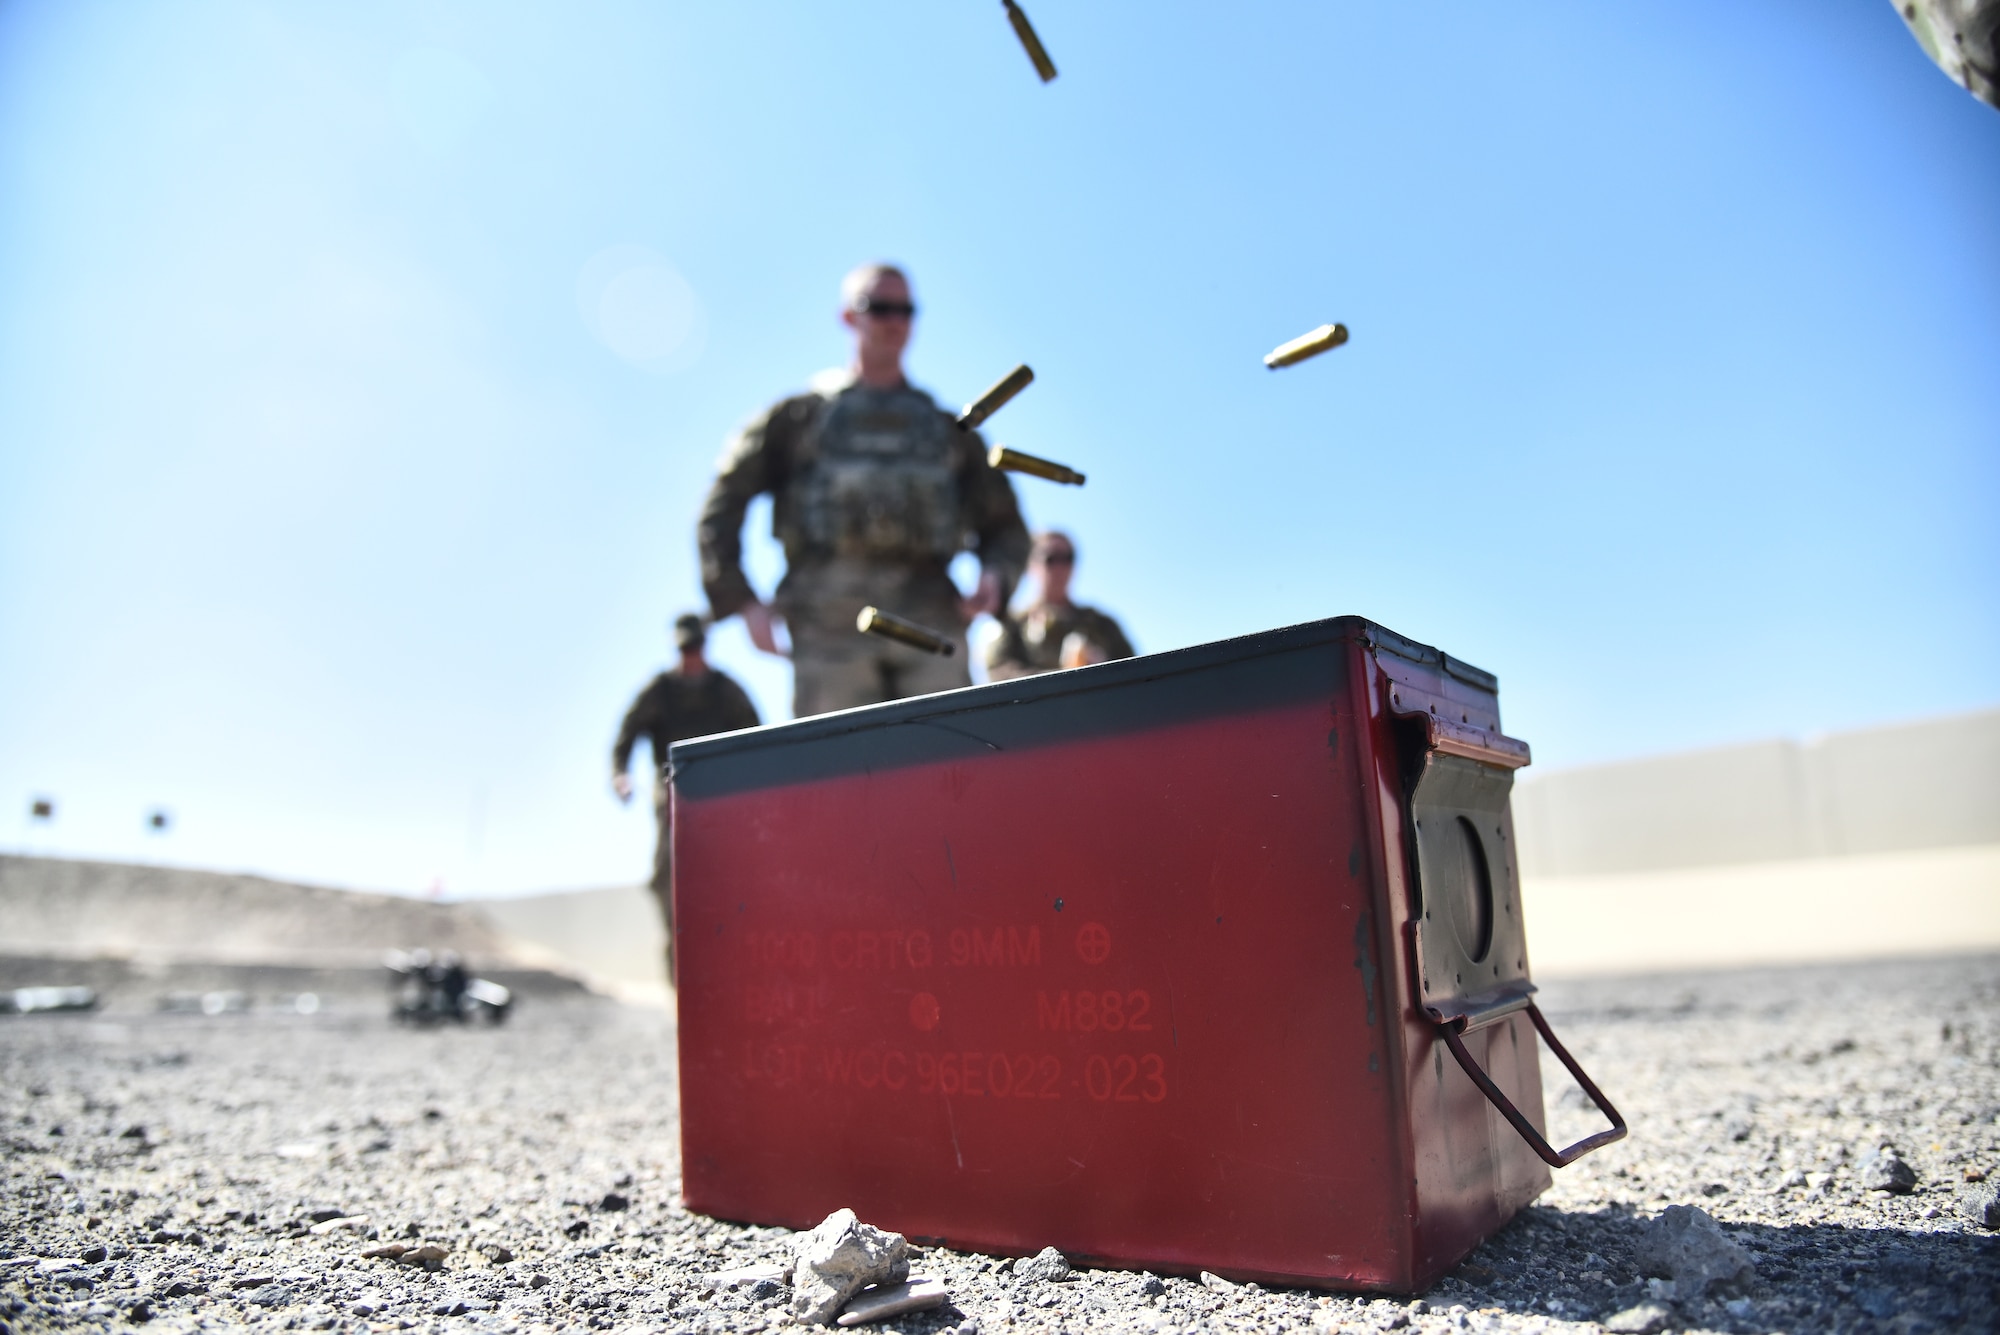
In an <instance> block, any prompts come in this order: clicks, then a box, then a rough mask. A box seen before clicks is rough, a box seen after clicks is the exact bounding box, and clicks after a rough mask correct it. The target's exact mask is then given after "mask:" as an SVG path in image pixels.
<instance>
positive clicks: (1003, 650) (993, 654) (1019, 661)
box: [986, 616, 1035, 681]
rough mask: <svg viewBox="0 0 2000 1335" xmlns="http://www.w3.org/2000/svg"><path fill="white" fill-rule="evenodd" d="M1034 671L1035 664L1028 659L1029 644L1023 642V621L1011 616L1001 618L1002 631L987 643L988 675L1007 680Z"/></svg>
mask: <svg viewBox="0 0 2000 1335" xmlns="http://www.w3.org/2000/svg"><path fill="white" fill-rule="evenodd" d="M1034 671H1035V667H1034V665H1033V664H1032V663H1030V662H1029V661H1028V646H1027V645H1025V644H1023V643H1022V642H1021V623H1020V622H1018V621H1016V620H1015V619H1014V618H1013V617H1010V616H1009V617H1002V618H1000V633H999V634H998V635H995V636H994V637H993V638H992V639H991V640H989V641H987V643H986V675H987V677H988V678H989V679H991V680H993V681H1006V680H1007V679H1008V678H1010V677H1025V676H1028V675H1030V674H1031V673H1033V672H1034Z"/></svg>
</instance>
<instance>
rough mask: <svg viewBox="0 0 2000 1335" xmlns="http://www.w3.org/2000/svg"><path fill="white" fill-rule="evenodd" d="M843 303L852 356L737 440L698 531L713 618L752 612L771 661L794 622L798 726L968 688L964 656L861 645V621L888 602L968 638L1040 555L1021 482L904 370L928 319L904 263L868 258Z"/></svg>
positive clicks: (846, 286)
mask: <svg viewBox="0 0 2000 1335" xmlns="http://www.w3.org/2000/svg"><path fill="white" fill-rule="evenodd" d="M841 297H842V301H843V309H842V310H841V313H840V318H841V321H842V323H844V324H845V325H846V326H847V327H848V329H849V330H850V331H851V332H852V334H853V336H854V357H853V360H852V361H851V362H850V363H849V365H848V367H847V369H846V370H845V371H835V372H829V373H825V374H822V375H820V376H817V377H815V379H814V386H813V389H812V391H811V392H809V393H806V394H800V395H795V396H793V397H791V398H787V399H783V400H780V401H779V402H778V403H776V404H775V405H773V406H772V407H771V408H770V409H769V410H768V411H766V412H764V413H762V414H760V415H759V416H758V417H756V418H755V419H754V420H752V421H751V423H750V424H749V425H748V426H746V427H745V428H744V429H743V430H742V431H741V432H740V433H739V434H738V435H737V437H736V439H735V440H734V441H732V442H731V443H730V446H729V449H728V451H727V453H725V454H724V456H723V460H722V467H721V470H720V473H719V475H718V476H717V477H716V479H715V485H714V486H713V487H712V488H711V489H710V491H709V494H708V501H707V503H706V504H705V505H704V506H703V507H702V512H701V524H700V529H699V544H700V548H701V577H702V585H703V587H704V589H705V590H706V592H707V594H708V602H709V607H710V608H711V609H712V610H713V612H714V614H715V615H716V616H717V617H718V618H720V617H728V616H735V615H736V614H738V613H741V614H742V616H743V622H744V625H745V627H746V628H747V629H748V630H749V632H750V639H751V642H752V643H754V644H755V645H756V646H757V647H758V648H759V649H762V650H763V651H764V652H765V653H768V654H776V653H781V652H783V651H782V650H780V649H779V647H778V642H777V638H776V636H775V634H774V633H773V630H772V620H773V616H774V614H775V615H776V616H777V617H780V618H782V619H783V620H784V622H785V626H786V629H787V630H788V631H789V632H790V635H791V640H792V669H793V686H792V712H793V714H794V715H796V716H797V717H800V718H804V717H805V716H806V715H808V714H823V713H825V712H827V711H828V710H833V709H851V708H853V707H854V706H856V705H871V704H877V703H880V702H881V701H884V700H899V699H902V698H903V697H905V696H911V695H925V694H928V693H929V692H932V691H947V690H950V689H952V688H953V687H955V686H970V685H971V684H972V677H971V674H970V673H969V671H968V670H967V667H966V658H965V655H964V654H962V653H960V654H957V655H954V656H952V657H950V658H942V657H938V656H936V655H933V654H929V653H926V652H924V651H923V650H921V649H913V648H910V647H909V646H906V645H901V644H896V643H892V642H891V641H888V640H882V639H877V638H871V637H866V636H863V635H861V634H859V633H857V631H856V630H855V625H854V621H855V617H856V615H857V614H859V613H860V611H861V609H862V608H863V607H868V606H874V607H879V608H881V609H882V610H883V611H885V612H893V613H895V614H896V615H897V616H901V617H907V618H909V619H910V620H912V621H915V622H918V623H919V624H921V625H924V626H928V627H930V628H931V629H933V630H937V631H940V632H942V633H945V634H957V633H959V632H960V631H962V629H963V628H964V627H965V626H967V625H969V624H971V622H972V619H973V618H974V617H976V616H978V615H979V614H980V613H981V612H987V613H990V614H993V615H996V616H997V615H999V613H1000V612H1001V611H1002V609H1004V608H1005V607H1006V606H1007V599H1008V597H1009V595H1010V594H1011V593H1012V591H1013V585H1014V581H1015V580H1016V579H1018V578H1019V577H1020V573H1021V562H1022V559H1023V558H1024V557H1025V556H1026V555H1027V551H1028V529H1027V525H1026V524H1024V523H1023V522H1022V520H1021V512H1020V508H1019V506H1018V504H1017V503H1016V501H1015V499H1014V488H1013V486H1012V484H1011V483H1009V482H1008V481H1007V478H1006V475H1005V474H1003V473H1000V472H998V471H996V470H994V469H993V468H990V467H988V465H987V463H986V446H985V444H984V443H983V442H982V441H981V440H980V439H979V435H978V433H977V432H973V431H961V430H960V429H959V428H958V426H957V424H956V423H955V422H954V421H953V419H952V416H951V414H949V413H947V412H946V411H945V410H944V409H942V408H940V407H939V406H938V405H937V403H936V402H935V401H934V400H933V399H932V398H931V396H930V395H928V394H926V393H925V392H924V391H923V390H921V389H918V388H917V387H916V386H915V385H912V384H911V383H910V382H909V379H908V378H907V377H906V376H905V375H904V374H903V353H904V351H905V349H907V348H908V347H909V343H910V330H911V326H912V324H913V323H914V321H915V319H916V314H917V307H916V303H915V302H914V301H913V300H912V299H911V296H910V282H909V279H908V278H907V277H906V276H905V275H904V273H903V271H902V270H901V269H898V268H896V267H895V266H894V265H889V264H866V265H863V266H862V267H860V268H858V269H856V270H854V271H853V272H852V273H850V274H848V275H847V278H846V281H845V282H843V283H842V284H841ZM763 494H769V495H770V496H771V498H772V511H771V515H772V520H771V526H772V529H773V531H774V533H775V535H776V536H777V538H778V540H779V541H780V542H781V543H783V544H784V549H785V577H784V579H783V581H781V582H780V583H779V585H778V591H777V594H776V596H775V597H774V598H773V599H772V603H771V605H770V606H768V607H767V606H766V605H765V604H764V603H763V602H762V601H760V600H759V599H758V597H757V595H756V593H755V592H754V591H753V590H752V589H751V587H750V581H749V580H748V579H746V578H745V577H744V574H743V564H742V552H743V517H744V514H745V511H746V510H747V509H748V507H749V505H750V502H751V500H752V499H753V498H755V497H757V496H759V495H763ZM968 535H969V536H970V545H971V547H972V550H973V552H974V554H975V555H977V556H978V558H979V564H980V574H979V583H978V585H977V587H976V588H975V589H974V590H973V592H972V594H971V595H970V596H967V595H964V594H961V593H960V592H959V589H958V586H957V585H956V584H955V583H953V582H952V578H951V571H950V566H951V562H952V558H954V557H956V556H957V555H958V554H959V552H960V551H962V550H964V549H965V548H966V546H967V544H968ZM960 647H961V648H963V645H961V646H960Z"/></svg>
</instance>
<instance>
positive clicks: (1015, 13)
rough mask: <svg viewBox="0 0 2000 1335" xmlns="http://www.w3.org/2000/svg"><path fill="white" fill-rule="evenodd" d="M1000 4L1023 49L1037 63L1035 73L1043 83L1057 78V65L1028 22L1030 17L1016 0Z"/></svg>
mask: <svg viewBox="0 0 2000 1335" xmlns="http://www.w3.org/2000/svg"><path fill="white" fill-rule="evenodd" d="M1000 3H1001V4H1002V5H1003V6H1005V7H1006V10H1007V22H1009V23H1011V24H1013V25H1014V35H1015V36H1016V37H1018V38H1020V39H1021V49H1022V50H1024V51H1026V52H1027V53H1028V59H1029V60H1031V61H1033V62H1034V63H1035V73H1037V74H1039V75H1041V76H1042V82H1043V83H1047V82H1049V81H1050V80H1051V79H1053V78H1055V77H1056V63H1055V61H1053V60H1050V59H1049V53H1048V48H1046V47H1044V46H1043V45H1042V39H1041V38H1039V37H1037V36H1035V25H1034V24H1032V23H1030V22H1028V16H1027V15H1026V14H1023V13H1022V12H1021V7H1020V6H1019V5H1017V4H1015V3H1014V0H1000Z"/></svg>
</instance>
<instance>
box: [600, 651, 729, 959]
mask: <svg viewBox="0 0 2000 1335" xmlns="http://www.w3.org/2000/svg"><path fill="white" fill-rule="evenodd" d="M707 645H708V634H707V630H706V628H705V627H704V625H703V623H702V619H701V618H700V617H698V616H696V615H694V614H693V613H689V614H688V615H686V616H682V617H678V618H676V619H675V621H674V646H675V648H677V649H679V650H680V661H679V662H678V663H676V664H675V665H674V666H673V667H671V668H669V669H667V670H666V671H665V672H662V673H661V674H660V675H659V676H657V677H655V678H653V680H652V681H651V683H649V684H648V685H647V687H646V689H645V690H643V691H641V692H639V698H638V699H637V700H634V701H633V702H632V707H631V708H630V709H628V710H626V711H625V721H624V722H623V723H621V724H620V725H619V726H618V740H617V742H616V743H615V744H614V745H613V746H612V748H611V788H612V791H613V792H615V793H617V794H618V800H619V801H620V802H629V801H631V800H632V774H631V764H632V749H633V748H634V747H635V746H637V745H638V744H639V742H641V741H644V742H645V743H646V745H647V746H648V748H650V750H651V751H652V766H653V814H654V816H655V818H656V819H657V820H658V822H659V826H660V840H659V843H658V844H657V845H656V846H655V847H654V850H653V879H652V887H653V894H654V896H655V897H656V898H658V899H659V901H660V920H661V922H662V923H664V924H665V926H666V932H667V981H668V982H669V983H672V982H673V980H674V894H673V890H674V866H673V838H672V835H673V823H672V822H673V812H672V810H671V808H670V807H669V806H668V804H667V778H666V763H667V747H669V746H670V745H672V744H673V743H675V742H678V741H681V740H683V739H685V738H688V737H705V736H707V735H708V734H709V733H712V732H734V731H736V730H737V729H738V728H754V727H756V726H757V724H758V723H759V722H760V721H761V720H759V719H758V717H757V707H756V706H755V705H753V704H751V703H750V697H749V696H747V695H745V694H744V693H743V688H742V687H741V686H738V685H737V684H736V682H735V681H734V680H733V679H731V678H730V677H729V676H728V674H726V673H722V672H718V671H716V670H715V669H714V668H712V667H710V666H709V665H708V659H707V657H706V656H705V653H704V650H705V649H706V648H707Z"/></svg>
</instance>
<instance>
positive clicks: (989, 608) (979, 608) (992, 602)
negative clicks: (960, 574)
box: [958, 570, 1000, 626]
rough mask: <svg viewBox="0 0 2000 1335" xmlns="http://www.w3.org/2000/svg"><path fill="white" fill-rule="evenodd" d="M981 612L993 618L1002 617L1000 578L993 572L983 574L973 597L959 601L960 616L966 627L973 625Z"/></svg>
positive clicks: (973, 592) (988, 571)
mask: <svg viewBox="0 0 2000 1335" xmlns="http://www.w3.org/2000/svg"><path fill="white" fill-rule="evenodd" d="M981 612H984V613H986V615H988V616H993V617H997V616H999V615H1000V576H999V575H997V574H995V573H994V572H993V571H991V570H987V571H983V572H981V574H980V576H979V587H978V588H977V589H974V590H973V591H972V596H971V597H969V598H961V599H959V600H958V615H959V618H960V619H961V620H963V621H964V622H965V624H966V625H968V626H969V625H971V624H972V619H973V618H974V617H976V616H978V615H979V614H980V613H981Z"/></svg>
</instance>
